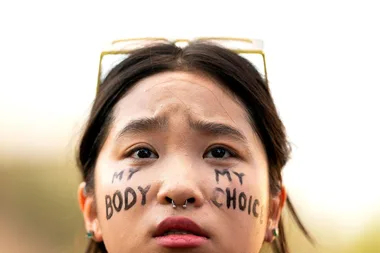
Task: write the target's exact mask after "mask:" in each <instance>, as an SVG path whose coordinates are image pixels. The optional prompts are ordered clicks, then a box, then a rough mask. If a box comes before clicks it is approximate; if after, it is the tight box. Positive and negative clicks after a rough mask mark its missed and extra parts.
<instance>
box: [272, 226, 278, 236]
mask: <svg viewBox="0 0 380 253" xmlns="http://www.w3.org/2000/svg"><path fill="white" fill-rule="evenodd" d="M272 234H273V236H274V237H277V236H278V228H274V229H273V230H272Z"/></svg>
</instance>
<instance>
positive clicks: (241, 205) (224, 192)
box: [212, 184, 265, 223]
mask: <svg viewBox="0 0 380 253" xmlns="http://www.w3.org/2000/svg"><path fill="white" fill-rule="evenodd" d="M212 203H213V204H214V205H215V206H216V207H218V208H220V209H225V210H227V211H229V212H233V214H236V215H243V214H244V215H247V216H250V217H252V219H259V220H260V223H263V215H264V205H265V200H264V198H263V197H262V193H261V192H260V191H259V190H258V189H254V187H247V186H240V185H235V184H233V185H232V184H231V185H228V186H219V185H218V186H216V187H215V189H214V193H213V197H212ZM231 214H232V213H231Z"/></svg>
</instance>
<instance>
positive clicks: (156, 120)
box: [117, 117, 168, 139]
mask: <svg viewBox="0 0 380 253" xmlns="http://www.w3.org/2000/svg"><path fill="white" fill-rule="evenodd" d="M167 126H168V118H167V117H151V118H148V117H146V118H141V119H135V120H132V121H130V122H129V123H128V124H127V125H126V126H125V127H124V128H123V129H122V130H121V131H120V132H119V134H118V135H117V139H120V138H122V137H123V136H125V135H126V134H139V133H146V132H153V131H157V130H163V129H165V128H166V127H167Z"/></svg>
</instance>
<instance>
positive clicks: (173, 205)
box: [172, 200, 187, 209]
mask: <svg viewBox="0 0 380 253" xmlns="http://www.w3.org/2000/svg"><path fill="white" fill-rule="evenodd" d="M172 207H173V208H174V209H175V208H177V205H176V204H175V202H174V200H172ZM182 207H183V208H184V209H185V208H186V207H187V200H186V201H185V203H184V204H183V205H182Z"/></svg>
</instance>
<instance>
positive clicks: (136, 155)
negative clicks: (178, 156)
mask: <svg viewBox="0 0 380 253" xmlns="http://www.w3.org/2000/svg"><path fill="white" fill-rule="evenodd" d="M126 157H130V158H133V159H156V158H158V155H157V154H156V153H155V152H153V151H152V150H150V149H149V148H141V147H139V148H135V149H133V150H131V151H130V152H128V153H127V155H126Z"/></svg>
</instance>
